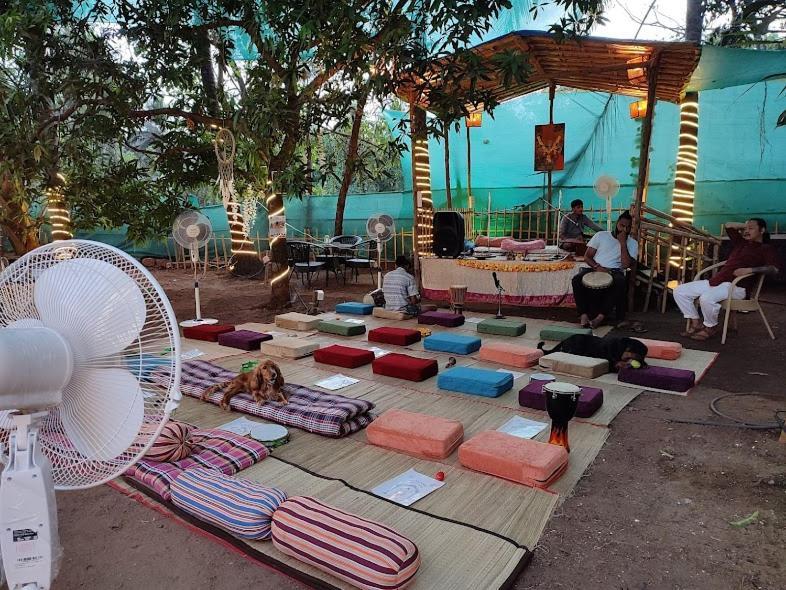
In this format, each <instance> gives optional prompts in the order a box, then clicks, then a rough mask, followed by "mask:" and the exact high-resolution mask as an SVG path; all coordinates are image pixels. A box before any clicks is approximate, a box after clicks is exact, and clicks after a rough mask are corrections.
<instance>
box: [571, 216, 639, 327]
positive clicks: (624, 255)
mask: <svg viewBox="0 0 786 590" xmlns="http://www.w3.org/2000/svg"><path fill="white" fill-rule="evenodd" d="M632 225H633V218H632V217H631V215H630V213H628V212H627V211H624V212H623V213H622V214H621V215H620V216H619V219H617V225H616V226H615V228H614V231H612V232H608V231H600V232H598V233H596V234H595V235H594V236H592V239H591V240H590V241H589V243H588V244H587V252H586V253H585V254H584V262H585V263H586V264H587V266H589V268H584V269H582V270H581V271H580V272H579V273H578V274H577V275H576V276H574V277H573V281H572V283H573V296H574V298H575V299H576V308H577V309H578V312H579V316H580V319H579V322H580V323H581V326H582V327H583V328H590V327H591V328H593V329H594V328H597V327H598V326H600V325H601V324H602V323H603V322H604V320H605V319H606V318H607V317H608V316H610V315H611V312H612V310H613V309H614V308H615V307H616V309H617V319H618V320H622V319H623V315H624V298H625V284H626V281H625V270H626V269H628V268H631V267H633V265H634V264H635V263H636V256H637V254H638V252H639V245H638V244H637V243H636V240H634V239H633V238H631V237H630V232H631V227H632ZM592 272H600V273H607V274H608V275H610V276H611V284H610V285H608V286H607V287H603V288H591V287H588V286H587V285H586V284H585V282H584V278H585V275H587V274H588V273H592ZM591 316H592V317H593V319H592V321H590V317H591Z"/></svg>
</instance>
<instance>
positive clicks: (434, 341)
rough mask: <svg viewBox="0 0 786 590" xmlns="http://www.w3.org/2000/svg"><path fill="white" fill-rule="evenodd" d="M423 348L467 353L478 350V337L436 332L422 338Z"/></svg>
mask: <svg viewBox="0 0 786 590" xmlns="http://www.w3.org/2000/svg"><path fill="white" fill-rule="evenodd" d="M423 348H425V349H426V350H436V351H439V352H452V353H453V354H469V353H471V352H477V351H478V350H480V338H478V337H477V336H463V335H461V334H451V333H449V332H442V333H436V334H432V335H431V336H429V337H428V338H426V339H425V340H423Z"/></svg>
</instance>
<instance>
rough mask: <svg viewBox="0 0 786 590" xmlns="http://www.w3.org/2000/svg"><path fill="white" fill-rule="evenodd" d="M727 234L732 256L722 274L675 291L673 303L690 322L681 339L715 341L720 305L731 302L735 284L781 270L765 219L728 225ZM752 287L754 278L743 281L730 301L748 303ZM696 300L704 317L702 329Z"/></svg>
mask: <svg viewBox="0 0 786 590" xmlns="http://www.w3.org/2000/svg"><path fill="white" fill-rule="evenodd" d="M726 233H728V234H729V239H730V240H731V252H730V253H729V258H728V259H727V260H726V264H724V265H723V266H722V267H721V269H720V272H718V274H716V275H715V276H714V277H712V278H710V279H709V280H700V281H691V282H690V283H683V284H682V285H678V286H677V287H676V288H675V289H674V301H675V302H676V303H677V307H679V308H680V311H681V312H682V315H683V316H685V318H686V319H687V320H688V328H687V330H686V331H685V332H683V333H682V336H689V337H690V338H692V339H693V340H707V339H708V338H712V337H713V336H714V335H715V333H716V331H717V326H718V313H719V312H720V309H721V304H722V303H723V301H725V300H726V299H728V298H729V294H730V293H729V291H730V289H731V283H732V281H734V279H736V278H737V277H742V276H745V275H750V274H755V273H765V274H776V273H777V272H778V269H779V268H780V263H779V261H778V253H777V252H776V250H775V248H774V247H773V246H772V245H771V244H769V241H770V234H769V233H768V232H767V222H766V221H764V220H763V219H760V218H758V217H754V218H752V219H749V220H748V221H746V222H745V223H727V224H726ZM752 283H753V277H749V278H747V279H744V280H742V281H740V282H739V283H738V284H737V285H735V287H734V289H732V290H731V298H732V299H745V297H746V296H747V290H749V289H750V288H751V285H752ZM696 299H698V300H699V307H700V308H701V313H702V315H703V316H704V322H703V325H702V320H701V318H700V316H699V312H698V311H697V309H696Z"/></svg>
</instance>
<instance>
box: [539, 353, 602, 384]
mask: <svg viewBox="0 0 786 590" xmlns="http://www.w3.org/2000/svg"><path fill="white" fill-rule="evenodd" d="M538 365H539V366H540V367H541V368H542V369H547V370H549V371H555V372H557V373H565V374H566V375H575V376H576V377H586V378H587V379H594V378H595V377H600V376H601V375H605V374H606V373H608V372H609V361H607V360H606V359H596V358H592V357H589V356H579V355H577V354H569V353H567V352H552V353H551V354H547V355H545V356H542V357H540V359H538Z"/></svg>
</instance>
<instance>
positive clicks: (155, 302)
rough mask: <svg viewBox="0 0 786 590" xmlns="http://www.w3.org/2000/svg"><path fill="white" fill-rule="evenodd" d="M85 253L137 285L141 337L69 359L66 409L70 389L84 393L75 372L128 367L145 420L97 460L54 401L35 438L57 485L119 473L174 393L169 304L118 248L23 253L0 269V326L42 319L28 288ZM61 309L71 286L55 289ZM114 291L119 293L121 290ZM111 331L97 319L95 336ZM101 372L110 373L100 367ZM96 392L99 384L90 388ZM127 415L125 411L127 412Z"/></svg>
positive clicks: (172, 403)
mask: <svg viewBox="0 0 786 590" xmlns="http://www.w3.org/2000/svg"><path fill="white" fill-rule="evenodd" d="M72 259H90V260H99V261H103V262H106V263H108V264H110V265H112V266H113V267H115V268H116V269H119V270H121V271H122V272H123V273H125V275H126V276H127V277H128V278H130V279H131V280H132V281H133V282H134V283H135V284H136V286H137V287H138V289H139V293H140V294H141V295H142V297H143V298H144V303H145V308H146V316H145V323H144V326H143V327H142V330H141V332H140V333H139V336H138V337H137V338H136V339H134V341H133V342H132V343H131V344H130V345H129V346H127V347H126V348H125V349H124V350H122V351H121V352H120V353H117V354H112V355H111V356H97V355H92V356H90V355H88V356H85V357H79V358H75V363H74V377H73V378H72V380H71V383H70V384H69V385H68V386H67V387H66V389H65V390H64V391H63V398H64V406H63V407H64V408H65V403H66V400H67V399H68V397H69V395H71V396H73V395H77V394H80V395H83V394H84V392H80V391H79V390H74V391H69V388H72V387H73V388H78V387H80V386H79V385H78V384H76V382H78V381H79V379H77V378H76V377H77V376H78V375H79V374H80V372H81V371H91V370H98V371H101V370H104V369H121V370H123V371H126V372H129V371H130V374H131V375H132V376H133V377H134V379H136V380H137V381H138V382H139V385H140V389H139V390H138V392H137V393H134V392H129V395H142V396H143V398H144V420H143V427H142V429H141V432H140V433H139V435H138V436H137V437H136V440H135V441H134V443H133V444H132V445H131V446H130V448H128V449H127V450H126V451H124V452H122V453H120V454H119V455H118V456H116V457H114V458H111V459H108V460H96V459H95V458H90V457H87V456H85V455H83V454H82V453H81V452H80V451H79V450H77V448H76V447H75V446H74V445H73V444H72V443H71V440H70V439H69V436H68V434H67V432H66V430H65V428H64V426H63V420H62V417H61V413H62V411H63V410H61V409H60V408H52V409H50V410H49V413H48V414H47V416H46V417H45V418H44V419H43V421H42V423H41V425H40V431H39V432H40V435H39V438H40V441H41V445H42V449H43V452H44V454H45V455H46V456H47V457H48V458H49V460H50V461H51V462H52V476H53V480H54V483H55V487H56V488H58V489H75V488H85V487H91V486H94V485H98V484H101V483H104V482H106V481H109V480H111V479H113V478H114V477H116V476H117V475H120V474H122V473H123V472H124V471H125V470H126V469H127V468H128V467H129V466H130V465H132V464H133V463H134V462H135V461H136V460H138V459H139V458H140V457H141V456H142V455H143V454H144V452H145V451H146V450H147V448H148V447H149V446H150V444H151V443H152V442H153V441H154V440H155V438H156V437H157V436H158V434H159V432H160V430H161V428H162V427H163V425H164V424H165V423H166V421H167V420H168V419H169V415H170V412H171V411H172V410H173V409H174V408H175V407H176V406H177V402H178V401H179V399H180V393H179V382H180V361H179V359H180V338H179V335H178V334H177V333H176V332H174V328H173V327H174V326H176V323H175V315H174V312H173V310H172V307H171V305H170V303H169V301H168V300H167V298H166V296H165V295H164V293H163V290H162V289H161V287H160V286H159V285H158V283H157V282H156V281H155V279H154V278H153V277H152V275H150V273H148V271H147V270H146V269H145V268H144V267H142V266H141V265H140V264H139V263H138V262H137V261H136V260H134V259H133V258H131V257H130V256H128V255H127V254H125V253H124V252H122V251H120V250H118V249H116V248H113V247H111V246H107V245H104V244H98V243H95V242H88V241H83V240H69V241H60V242H56V243H53V244H49V245H47V246H43V247H41V248H38V249H37V250H34V251H32V252H30V253H29V254H26V255H25V256H23V257H22V258H20V259H19V260H17V261H16V262H15V263H14V264H12V265H11V266H9V267H8V268H6V269H5V270H4V271H3V272H2V273H0V328H2V327H6V326H8V325H9V324H11V323H12V322H16V321H19V320H26V319H33V320H36V319H41V315H40V314H39V310H38V309H37V307H36V303H35V298H34V289H35V285H36V281H37V279H38V278H39V277H40V276H41V274H42V273H43V272H45V271H46V270H47V269H49V268H52V267H54V266H56V265H57V264H59V263H60V262H62V261H64V260H72ZM58 294H59V296H60V297H61V299H63V301H62V303H63V304H64V309H68V307H69V306H74V305H79V302H78V301H76V300H73V297H74V296H72V297H71V298H72V300H71V301H69V300H68V299H69V297H70V294H69V290H68V289H63V290H62V292H59V293H58ZM122 296H123V294H122V293H117V297H122ZM112 330H113V325H112V323H111V318H107V320H106V321H103V320H102V322H101V323H100V324H99V329H98V330H97V334H96V337H97V338H100V337H101V335H102V334H101V332H104V334H108V333H109V331H112ZM101 374H103V375H107V374H108V373H106V372H103V373H101ZM88 393H89V395H90V396H92V397H93V399H95V398H96V397H98V396H101V395H102V392H101V391H90V392H88ZM9 413H10V412H9V411H2V412H0V442H2V443H3V444H7V443H8V438H9V434H10V431H11V420H10V418H9ZM128 420H131V417H130V416H129V417H128ZM87 434H88V435H89V436H91V437H96V439H104V438H105V437H107V434H109V435H110V436H111V433H107V430H106V428H95V429H93V430H92V431H90V430H89V431H88V432H87Z"/></svg>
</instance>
